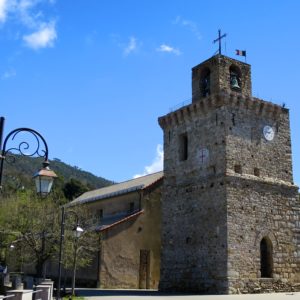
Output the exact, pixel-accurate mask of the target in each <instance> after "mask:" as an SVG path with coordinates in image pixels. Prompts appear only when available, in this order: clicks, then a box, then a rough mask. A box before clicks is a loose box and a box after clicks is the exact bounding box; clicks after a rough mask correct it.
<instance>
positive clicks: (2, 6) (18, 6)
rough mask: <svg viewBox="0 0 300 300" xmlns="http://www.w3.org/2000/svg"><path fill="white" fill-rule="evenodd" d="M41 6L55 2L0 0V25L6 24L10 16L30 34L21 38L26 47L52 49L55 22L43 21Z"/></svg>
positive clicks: (48, 0)
mask: <svg viewBox="0 0 300 300" xmlns="http://www.w3.org/2000/svg"><path fill="white" fill-rule="evenodd" d="M42 4H43V5H48V6H49V5H54V4H55V0H0V23H3V24H4V23H8V20H9V19H8V17H9V16H10V19H12V20H14V21H16V22H17V23H19V25H21V26H23V29H24V28H25V29H26V30H27V31H28V30H30V32H31V34H27V35H23V37H22V38H23V40H24V41H25V44H26V46H28V47H30V48H33V49H38V48H45V47H52V46H53V45H54V41H55V40H56V38H57V33H56V29H55V22H54V19H53V18H52V19H49V18H47V19H48V20H46V21H45V19H46V16H45V14H44V12H45V11H43V10H42V9H41V8H42V7H43V6H42ZM20 32H22V29H21V30H20ZM21 35H22V33H21Z"/></svg>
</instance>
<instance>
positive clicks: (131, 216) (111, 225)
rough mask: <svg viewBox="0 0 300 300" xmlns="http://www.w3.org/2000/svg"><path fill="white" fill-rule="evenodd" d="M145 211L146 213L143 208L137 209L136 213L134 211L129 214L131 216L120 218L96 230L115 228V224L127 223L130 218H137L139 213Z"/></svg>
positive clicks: (102, 230)
mask: <svg viewBox="0 0 300 300" xmlns="http://www.w3.org/2000/svg"><path fill="white" fill-rule="evenodd" d="M143 213H144V210H143V209H142V210H139V211H137V212H135V213H133V214H131V215H129V216H126V217H125V218H122V219H120V220H118V221H116V222H114V223H112V224H109V225H102V226H100V227H99V228H98V229H96V231H99V232H104V231H107V230H109V229H111V228H113V227H115V226H117V225H119V224H122V223H125V222H127V221H130V220H132V219H133V218H136V217H138V216H139V215H141V214H143Z"/></svg>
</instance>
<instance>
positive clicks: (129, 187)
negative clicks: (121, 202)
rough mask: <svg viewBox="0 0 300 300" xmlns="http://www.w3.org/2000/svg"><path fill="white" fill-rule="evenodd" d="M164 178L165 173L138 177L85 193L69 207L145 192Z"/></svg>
mask: <svg viewBox="0 0 300 300" xmlns="http://www.w3.org/2000/svg"><path fill="white" fill-rule="evenodd" d="M162 178H163V171H161V172H157V173H153V174H150V175H146V176H142V177H138V178H135V179H131V180H128V181H124V182H121V183H116V184H113V185H111V186H107V187H104V188H101V189H97V190H93V191H88V192H86V193H83V194H82V195H81V196H79V197H78V198H76V199H75V200H73V201H72V202H70V203H69V204H68V206H72V205H76V204H83V203H89V202H94V201H98V200H101V199H107V198H112V197H116V196H120V195H124V194H128V193H130V192H134V191H138V190H143V189H146V188H149V187H151V186H152V185H154V184H155V183H156V182H158V181H159V180H162Z"/></svg>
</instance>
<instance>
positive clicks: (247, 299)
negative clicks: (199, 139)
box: [76, 288, 300, 300]
mask: <svg viewBox="0 0 300 300" xmlns="http://www.w3.org/2000/svg"><path fill="white" fill-rule="evenodd" d="M76 295H77V296H82V297H84V298H85V299H86V300H101V299H104V300H115V299H119V300H129V299H130V300H152V299H153V300H173V299H174V300H183V299H186V300H300V293H269V294H242V295H191V294H170V293H168V294H166V293H161V292H158V291H156V290H106V289H83V288H78V289H76Z"/></svg>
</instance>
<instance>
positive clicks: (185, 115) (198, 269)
mask: <svg viewBox="0 0 300 300" xmlns="http://www.w3.org/2000/svg"><path fill="white" fill-rule="evenodd" d="M159 124H160V125H161V127H162V128H163V130H164V155H165V158H164V174H165V179H164V187H163V196H162V261H161V281H160V289H162V290H182V291H199V292H205V293H236V292H239V291H241V290H242V291H248V292H254V288H253V286H256V285H257V284H258V285H259V288H260V289H261V291H263V290H264V289H265V291H268V290H270V289H271V288H270V286H272V289H273V290H274V291H277V290H280V289H281V290H285V291H287V290H289V287H290V286H291V285H293V286H297V282H300V278H299V273H300V269H299V267H300V261H299V257H300V256H299V254H300V253H299V250H300V248H299V246H298V245H299V232H300V221H299V212H300V203H299V198H298V196H297V195H298V194H297V190H298V188H297V187H296V186H294V185H293V176H292V161H291V141H290V129H289V116H288V110H287V109H285V108H282V107H280V106H278V105H275V104H273V103H270V102H266V101H263V100H260V99H257V98H251V97H249V96H247V95H244V94H239V93H236V92H230V93H228V92H226V90H222V91H221V92H220V93H215V94H213V95H211V96H209V97H205V98H203V99H200V100H199V101H195V102H193V103H192V104H190V105H188V106H185V107H183V108H181V109H179V110H177V111H174V112H172V113H170V114H167V115H166V116H163V117H161V118H159ZM265 125H269V126H271V127H272V128H273V130H274V132H275V136H274V139H273V140H272V141H267V140H266V139H265V138H264V136H263V127H264V126H265ZM183 136H184V139H183V138H182V137H183ZM182 143H183V144H184V146H182V145H181V144H182ZM185 144H186V145H185ZM182 149H185V150H184V151H185V152H186V155H183V156H182V155H181V152H182ZM264 237H267V238H268V239H270V240H271V241H272V245H273V274H272V277H273V278H272V280H271V279H270V280H269V281H266V280H264V279H261V274H260V269H261V263H260V242H261V240H262V238H264ZM253 282H254V283H253ZM266 282H268V287H267V284H266ZM270 282H271V283H270Z"/></svg>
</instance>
